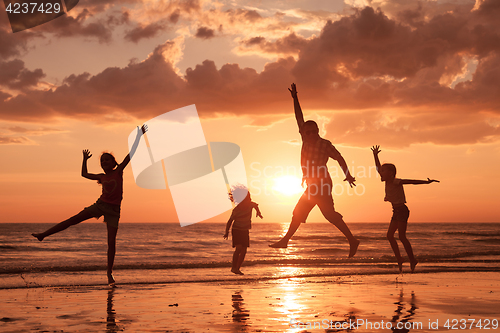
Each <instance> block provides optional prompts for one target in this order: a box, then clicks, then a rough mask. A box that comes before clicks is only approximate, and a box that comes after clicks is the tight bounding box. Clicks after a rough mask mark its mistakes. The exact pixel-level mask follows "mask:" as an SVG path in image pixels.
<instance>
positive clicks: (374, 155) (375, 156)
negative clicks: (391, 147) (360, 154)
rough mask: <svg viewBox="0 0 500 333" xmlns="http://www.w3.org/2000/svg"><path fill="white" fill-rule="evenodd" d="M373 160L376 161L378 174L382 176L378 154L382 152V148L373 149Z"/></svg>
mask: <svg viewBox="0 0 500 333" xmlns="http://www.w3.org/2000/svg"><path fill="white" fill-rule="evenodd" d="M372 152H373V158H374V159H375V166H376V167H377V172H378V173H379V174H380V160H379V158H378V154H379V153H380V152H381V150H380V146H373V147H372Z"/></svg>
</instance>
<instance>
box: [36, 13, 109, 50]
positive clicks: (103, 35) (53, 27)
mask: <svg viewBox="0 0 500 333" xmlns="http://www.w3.org/2000/svg"><path fill="white" fill-rule="evenodd" d="M91 17H92V14H91V12H90V11H89V10H87V9H84V10H83V11H82V12H81V13H80V14H78V16H77V17H76V18H73V17H71V16H68V15H63V16H61V17H59V18H57V19H55V20H52V21H50V22H48V23H46V24H42V25H40V26H38V27H35V28H34V29H36V30H37V31H42V32H50V33H53V34H54V35H55V36H57V37H75V36H81V37H92V38H97V40H98V41H99V42H101V43H106V42H110V41H111V36H112V30H111V27H110V26H109V24H106V22H90V23H89V22H87V21H88V20H89V19H90V18H91Z"/></svg>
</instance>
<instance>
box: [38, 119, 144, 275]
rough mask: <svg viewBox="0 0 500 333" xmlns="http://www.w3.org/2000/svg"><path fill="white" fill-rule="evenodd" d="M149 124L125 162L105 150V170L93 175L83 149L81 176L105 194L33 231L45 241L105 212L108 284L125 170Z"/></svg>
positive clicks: (113, 257)
mask: <svg viewBox="0 0 500 333" xmlns="http://www.w3.org/2000/svg"><path fill="white" fill-rule="evenodd" d="M146 131H147V126H146V125H143V126H142V127H141V128H139V127H137V136H136V138H135V142H134V144H133V145H132V148H131V149H130V153H129V154H128V155H127V156H125V158H124V159H123V161H122V162H121V163H120V164H118V163H117V162H116V160H115V157H114V156H113V155H112V154H110V153H102V155H101V167H102V170H103V171H104V173H99V174H94V173H89V172H88V171H87V160H88V159H89V158H91V157H92V154H91V153H90V151H89V150H87V149H85V150H83V162H82V177H84V178H87V179H91V180H97V182H98V183H99V184H101V186H102V194H101V196H100V197H99V199H97V201H96V202H95V203H94V204H93V205H91V206H89V207H86V208H84V209H83V210H82V211H81V212H79V213H78V214H76V215H74V216H72V217H70V218H69V219H67V220H64V221H62V222H60V223H58V224H56V225H55V226H53V227H52V228H50V229H48V230H46V231H44V232H42V233H33V234H32V235H33V237H35V238H37V239H38V240H39V241H43V240H44V238H45V237H47V236H50V235H53V234H55V233H57V232H60V231H63V230H65V229H67V228H68V227H70V226H72V225H75V224H78V223H80V222H83V221H85V220H88V219H90V218H92V217H95V218H99V217H101V216H103V215H104V222H105V223H106V225H107V230H108V269H107V275H108V283H109V284H114V283H115V279H114V277H113V264H114V261H115V253H116V234H117V232H118V221H119V219H120V205H121V201H122V198H123V169H124V168H125V167H126V166H127V164H128V163H129V162H130V159H131V157H132V156H133V155H134V153H135V151H136V150H137V146H138V145H139V140H140V138H141V136H142V134H144V133H146Z"/></svg>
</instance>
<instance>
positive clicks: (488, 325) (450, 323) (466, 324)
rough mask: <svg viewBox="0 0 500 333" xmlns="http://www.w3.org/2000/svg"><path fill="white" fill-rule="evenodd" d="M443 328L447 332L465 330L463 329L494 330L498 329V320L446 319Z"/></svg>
mask: <svg viewBox="0 0 500 333" xmlns="http://www.w3.org/2000/svg"><path fill="white" fill-rule="evenodd" d="M444 327H445V328H447V329H449V330H465V329H472V328H476V329H483V330H491V329H493V330H496V329H498V319H482V320H481V319H479V320H476V319H472V318H469V319H448V320H447V321H446V322H445V323H444Z"/></svg>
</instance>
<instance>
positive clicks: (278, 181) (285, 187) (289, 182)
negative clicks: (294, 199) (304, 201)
mask: <svg viewBox="0 0 500 333" xmlns="http://www.w3.org/2000/svg"><path fill="white" fill-rule="evenodd" d="M300 183H301V180H300V178H298V177H295V176H290V175H288V176H281V177H277V178H275V179H274V186H273V190H275V191H276V192H279V193H281V194H284V195H294V194H297V193H300V192H303V191H304V189H303V188H302V186H300Z"/></svg>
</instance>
